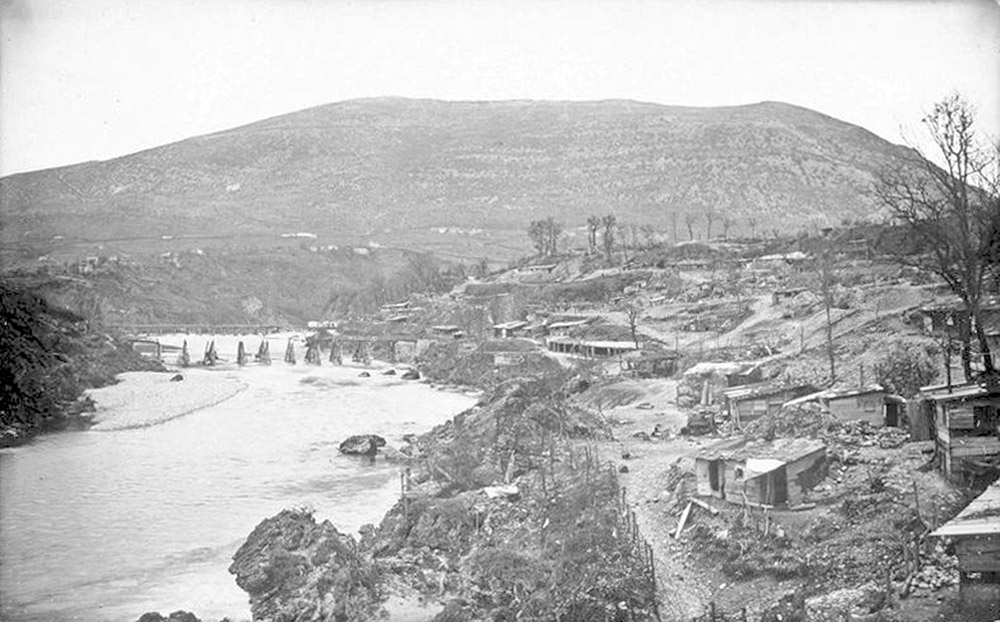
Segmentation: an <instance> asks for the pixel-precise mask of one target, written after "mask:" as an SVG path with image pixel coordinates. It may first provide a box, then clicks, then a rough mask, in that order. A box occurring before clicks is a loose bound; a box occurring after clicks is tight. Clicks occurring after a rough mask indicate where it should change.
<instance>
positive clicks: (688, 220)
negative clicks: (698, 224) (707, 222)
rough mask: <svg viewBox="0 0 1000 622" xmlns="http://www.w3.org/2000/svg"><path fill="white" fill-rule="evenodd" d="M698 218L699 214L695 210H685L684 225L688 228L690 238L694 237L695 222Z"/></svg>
mask: <svg viewBox="0 0 1000 622" xmlns="http://www.w3.org/2000/svg"><path fill="white" fill-rule="evenodd" d="M697 220H698V215H697V214H695V213H694V212H684V226H685V227H687V230H688V239H689V240H693V239H694V223H695V221H697Z"/></svg>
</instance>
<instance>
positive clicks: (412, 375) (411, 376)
mask: <svg viewBox="0 0 1000 622" xmlns="http://www.w3.org/2000/svg"><path fill="white" fill-rule="evenodd" d="M400 378H402V379H403V380H420V372H418V371H417V370H415V369H408V370H406V371H405V372H403V375H401V376H400Z"/></svg>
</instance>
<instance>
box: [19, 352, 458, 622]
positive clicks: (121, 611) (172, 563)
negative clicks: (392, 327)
mask: <svg viewBox="0 0 1000 622" xmlns="http://www.w3.org/2000/svg"><path fill="white" fill-rule="evenodd" d="M258 342H259V340H251V341H250V342H248V344H247V345H248V348H250V349H251V351H252V350H254V349H255V346H256V343H258ZM191 345H192V349H191V352H192V354H193V355H198V354H200V352H201V351H202V350H201V349H200V348H201V347H202V346H201V345H200V343H199V342H198V340H197V339H194V338H192V344H191ZM232 350H233V351H232V352H231V353H227V352H226V351H225V350H224V349H222V348H220V354H221V355H222V356H223V357H228V358H230V360H231V359H234V358H235V348H232ZM271 351H272V353H273V354H274V355H275V359H276V360H275V362H274V364H272V365H271V366H269V367H266V366H259V365H254V364H251V365H248V366H247V367H244V368H237V367H236V366H234V365H223V366H222V367H221V368H217V369H214V370H211V371H208V370H189V371H186V372H185V373H187V374H192V375H193V374H218V375H219V378H220V379H225V380H228V381H229V382H232V381H234V380H236V381H238V382H239V383H240V387H241V388H242V390H241V391H240V392H239V393H237V394H236V395H235V396H233V397H231V398H229V399H227V400H225V401H223V402H222V403H219V404H216V405H214V406H210V407H207V408H204V409H201V410H197V411H195V412H192V413H189V414H186V415H184V416H181V417H177V418H175V419H172V420H170V421H167V422H165V423H160V424H157V425H152V426H148V427H142V428H135V429H124V430H115V431H97V430H88V431H67V432H60V433H53V434H48V435H44V436H41V437H39V438H37V439H36V440H34V441H33V442H32V443H30V444H28V445H26V446H22V447H16V448H10V449H5V450H2V451H0V619H3V620H9V621H35V620H38V621H41V620H46V621H48V620H53V621H69V620H88V621H99V622H100V621H108V622H132V621H134V620H136V619H137V618H138V617H139V616H140V615H141V614H142V613H144V612H146V611H160V612H161V613H164V614H166V613H169V612H171V611H175V610H177V609H185V610H188V611H193V612H195V613H196V614H197V615H198V616H199V617H200V618H201V619H203V620H217V619H220V618H222V617H224V616H228V617H230V618H233V619H235V620H240V619H249V618H250V613H249V606H248V604H247V596H246V594H245V593H243V592H242V591H241V590H240V589H239V588H238V587H237V586H236V584H235V582H234V581H233V577H232V576H231V575H229V574H228V572H227V571H226V568H227V567H228V565H229V562H230V559H231V557H232V554H233V553H234V552H235V551H236V549H237V548H238V547H239V545H240V544H241V543H242V542H243V540H244V539H245V538H246V536H247V535H248V534H249V533H250V531H252V530H253V528H254V526H255V525H256V524H257V523H259V522H260V521H261V520H262V519H264V518H265V517H268V516H271V515H273V514H275V513H277V512H278V511H280V510H282V509H283V508H289V507H302V506H305V507H311V508H314V509H315V513H316V517H317V519H319V520H322V519H330V520H331V521H332V522H333V523H334V524H335V525H336V526H337V527H338V528H339V529H341V530H342V531H348V532H356V531H357V529H358V528H359V527H360V526H361V525H363V524H365V523H377V522H378V521H379V520H380V519H381V517H382V515H383V514H384V513H385V512H386V511H387V510H388V509H389V508H390V507H391V506H392V504H393V503H394V502H395V499H396V496H397V495H398V473H399V467H398V466H395V465H392V464H388V463H385V462H384V461H382V460H381V459H380V460H378V461H376V462H375V463H371V462H369V461H367V460H365V459H357V458H351V457H347V456H342V455H340V454H339V453H338V451H337V446H338V444H339V443H340V441H341V440H343V439H344V438H346V437H347V436H349V435H351V434H356V433H369V432H370V433H376V434H381V435H382V436H385V437H386V438H387V439H388V441H389V443H390V445H397V446H398V445H399V444H400V443H401V440H402V436H403V435H404V434H407V433H420V432H424V431H426V430H428V429H430V428H431V427H433V426H434V425H436V424H438V423H441V422H443V421H445V420H447V419H448V418H450V417H452V416H453V415H455V414H457V413H458V412H461V411H462V410H464V409H466V408H468V407H470V406H471V405H472V404H473V403H474V402H475V399H476V398H475V396H472V395H469V394H462V393H458V392H454V391H442V390H437V389H435V388H432V387H430V386H428V385H426V384H422V383H418V382H413V381H404V380H400V379H398V377H395V376H385V375H382V374H381V373H380V371H379V370H373V371H372V374H371V377H370V378H360V377H359V372H360V371H361V370H360V369H358V368H351V367H335V366H331V365H329V364H325V365H323V366H320V367H315V366H309V365H303V364H302V363H301V362H300V363H299V364H298V365H295V366H292V365H286V364H284V363H282V362H281V356H282V353H283V351H284V342H283V341H282V342H280V343H278V342H273V343H272V346H271ZM300 355H301V352H300Z"/></svg>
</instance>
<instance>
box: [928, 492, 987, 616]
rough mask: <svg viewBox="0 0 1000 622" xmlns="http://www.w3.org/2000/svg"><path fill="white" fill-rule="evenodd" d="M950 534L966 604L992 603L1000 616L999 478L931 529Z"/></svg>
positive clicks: (935, 533)
mask: <svg viewBox="0 0 1000 622" xmlns="http://www.w3.org/2000/svg"><path fill="white" fill-rule="evenodd" d="M931 536H935V537H938V538H950V539H951V541H952V542H953V543H954V545H955V556H956V557H958V568H959V590H960V593H961V598H962V601H963V602H964V603H966V604H970V605H976V606H981V605H985V606H986V607H993V609H992V610H991V611H990V612H989V613H990V614H991V615H992V616H993V617H992V618H986V619H993V618H996V617H1000V481H997V482H993V484H992V485H991V486H990V487H988V488H987V489H986V490H985V491H984V492H983V494H981V495H979V496H978V497H976V498H975V499H974V500H973V501H972V503H970V504H969V505H968V506H966V507H965V509H963V510H962V511H961V512H959V513H958V515H957V516H956V517H955V518H953V519H951V520H950V521H948V522H947V523H945V524H944V525H942V526H941V527H939V528H938V529H937V530H935V531H933V532H932V533H931Z"/></svg>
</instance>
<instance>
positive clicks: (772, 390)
mask: <svg viewBox="0 0 1000 622" xmlns="http://www.w3.org/2000/svg"><path fill="white" fill-rule="evenodd" d="M811 393H816V387H814V386H813V385H810V384H803V385H787V384H784V383H781V382H774V381H769V382H757V383H754V384H744V385H740V386H737V387H731V388H729V389H725V390H724V391H722V397H723V398H724V403H723V410H724V412H727V413H728V414H729V418H730V419H731V420H733V421H735V422H736V423H737V425H739V424H742V423H746V422H747V421H752V420H754V419H756V418H758V417H761V416H763V415H770V414H774V413H776V412H778V410H779V409H781V407H782V406H783V405H784V404H785V402H788V401H789V400H793V399H795V398H797V397H801V396H803V395H809V394H811Z"/></svg>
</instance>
